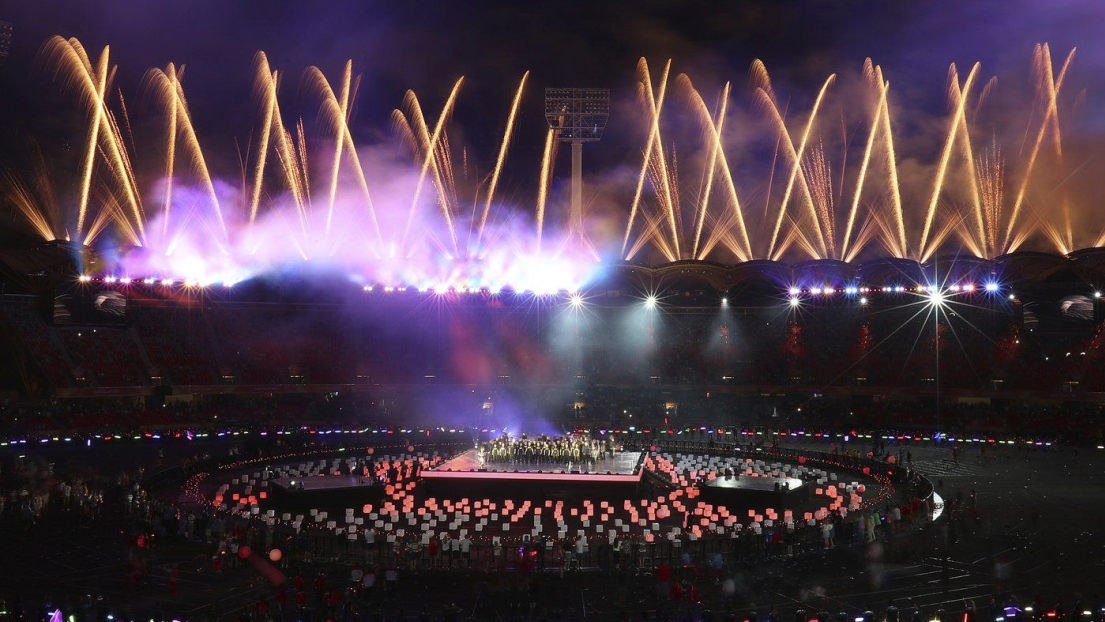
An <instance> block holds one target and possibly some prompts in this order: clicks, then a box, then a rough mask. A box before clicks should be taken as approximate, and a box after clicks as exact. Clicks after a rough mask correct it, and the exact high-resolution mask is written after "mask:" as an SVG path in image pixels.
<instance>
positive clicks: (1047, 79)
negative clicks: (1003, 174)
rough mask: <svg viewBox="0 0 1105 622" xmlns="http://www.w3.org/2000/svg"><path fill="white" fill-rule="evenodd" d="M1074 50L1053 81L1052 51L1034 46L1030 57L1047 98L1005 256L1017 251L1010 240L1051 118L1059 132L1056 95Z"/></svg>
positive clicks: (1008, 232)
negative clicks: (1039, 71) (1033, 51)
mask: <svg viewBox="0 0 1105 622" xmlns="http://www.w3.org/2000/svg"><path fill="white" fill-rule="evenodd" d="M1076 50H1077V48H1075V49H1072V50H1071V51H1070V53H1069V54H1067V59H1066V60H1065V61H1063V66H1062V67H1061V68H1060V69H1059V76H1058V77H1056V76H1055V73H1054V68H1053V66H1052V61H1051V48H1050V47H1049V46H1048V45H1047V44H1046V43H1045V44H1043V45H1037V46H1036V49H1035V54H1034V55H1033V57H1034V59H1035V61H1036V64H1037V66H1038V67H1039V68H1040V70H1041V73H1042V77H1041V80H1042V81H1043V82H1044V88H1045V92H1046V94H1047V109H1046V111H1045V112H1044V119H1043V121H1042V122H1041V123H1040V129H1039V131H1038V132H1037V133H1036V141H1035V142H1034V143H1033V145H1032V150H1031V151H1030V153H1029V156H1028V164H1027V165H1026V166H1025V171H1024V174H1023V176H1022V177H1021V183H1020V186H1019V187H1018V189H1017V198H1016V199H1015V200H1014V201H1013V211H1012V213H1011V215H1010V216H1009V223H1008V224H1007V225H1006V228H1005V245H1006V249H1005V252H1007V253H1009V252H1012V251H1013V250H1015V248H1016V247H1013V246H1012V245H1011V244H1010V240H1011V239H1012V236H1013V229H1014V228H1015V227H1016V226H1017V221H1018V219H1019V217H1020V213H1021V206H1022V204H1023V203H1024V197H1025V192H1026V191H1027V190H1028V181H1029V179H1030V178H1031V177H1032V170H1033V169H1034V168H1035V166H1036V157H1037V155H1039V152H1040V145H1042V144H1043V142H1044V136H1045V135H1046V134H1047V129H1048V127H1049V120H1050V119H1053V118H1054V123H1055V128H1056V130H1058V127H1059V91H1060V90H1061V89H1062V88H1063V80H1064V79H1065V78H1066V75H1067V69H1069V68H1070V65H1071V62H1072V61H1073V60H1074V53H1075V51H1076ZM1099 245H1100V241H1099ZM1064 252H1067V251H1064Z"/></svg>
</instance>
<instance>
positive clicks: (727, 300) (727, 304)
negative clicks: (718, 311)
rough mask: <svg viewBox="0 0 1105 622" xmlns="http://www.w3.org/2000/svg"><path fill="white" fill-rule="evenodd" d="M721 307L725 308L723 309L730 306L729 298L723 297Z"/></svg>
mask: <svg viewBox="0 0 1105 622" xmlns="http://www.w3.org/2000/svg"><path fill="white" fill-rule="evenodd" d="M721 306H723V307H728V306H729V299H728V298H725V297H722V299H721Z"/></svg>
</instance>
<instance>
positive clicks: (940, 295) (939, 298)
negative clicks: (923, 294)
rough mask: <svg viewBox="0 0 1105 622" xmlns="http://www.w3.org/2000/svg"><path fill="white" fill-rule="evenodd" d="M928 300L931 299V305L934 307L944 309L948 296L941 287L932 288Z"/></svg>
mask: <svg viewBox="0 0 1105 622" xmlns="http://www.w3.org/2000/svg"><path fill="white" fill-rule="evenodd" d="M927 298H928V299H929V304H930V305H932V306H934V307H942V306H944V302H945V300H946V299H947V296H946V295H945V294H944V292H943V291H942V290H941V289H940V288H939V287H931V288H930V289H929V290H928V296H927Z"/></svg>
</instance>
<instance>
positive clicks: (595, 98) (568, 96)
mask: <svg viewBox="0 0 1105 622" xmlns="http://www.w3.org/2000/svg"><path fill="white" fill-rule="evenodd" d="M608 118H610V89H574V88H573V89H563V88H559V89H545V120H546V121H548V122H549V128H550V129H552V130H553V131H555V132H556V139H557V140H558V141H559V142H562V143H571V145H572V206H571V212H570V214H569V222H568V232H569V234H571V235H572V236H573V237H574V236H575V235H579V237H580V239H582V240H584V241H586V239H587V237H586V234H585V232H584V230H583V143H593V142H598V141H599V139H600V138H602V132H603V130H605V129H606V120H607V119H608Z"/></svg>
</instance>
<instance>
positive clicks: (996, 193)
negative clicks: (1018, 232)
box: [978, 136, 1005, 257]
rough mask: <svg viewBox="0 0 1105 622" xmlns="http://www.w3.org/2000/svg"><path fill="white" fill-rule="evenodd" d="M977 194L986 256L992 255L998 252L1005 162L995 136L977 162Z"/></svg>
mask: <svg viewBox="0 0 1105 622" xmlns="http://www.w3.org/2000/svg"><path fill="white" fill-rule="evenodd" d="M978 181H979V196H980V197H981V203H982V214H983V217H984V219H985V225H986V240H985V242H986V248H985V252H986V253H987V255H986V256H988V257H992V256H994V255H996V254H997V252H998V230H999V227H1001V208H1002V201H1003V200H1004V196H1003V193H1004V190H1005V162H1004V161H1003V160H1002V157H1001V149H1000V148H999V147H998V143H997V137H996V136H995V137H994V139H993V147H991V149H990V151H989V153H984V154H982V156H981V157H980V158H979V162H978Z"/></svg>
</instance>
